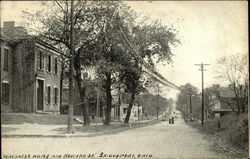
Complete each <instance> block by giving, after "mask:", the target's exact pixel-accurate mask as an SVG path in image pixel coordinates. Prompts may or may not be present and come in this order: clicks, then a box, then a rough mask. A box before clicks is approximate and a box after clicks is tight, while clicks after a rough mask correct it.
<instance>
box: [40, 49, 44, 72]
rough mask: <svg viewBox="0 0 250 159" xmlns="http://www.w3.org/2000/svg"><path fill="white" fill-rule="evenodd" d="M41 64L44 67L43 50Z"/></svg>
mask: <svg viewBox="0 0 250 159" xmlns="http://www.w3.org/2000/svg"><path fill="white" fill-rule="evenodd" d="M40 58H41V66H42V68H41V69H44V60H45V59H44V53H43V52H41V57H40Z"/></svg>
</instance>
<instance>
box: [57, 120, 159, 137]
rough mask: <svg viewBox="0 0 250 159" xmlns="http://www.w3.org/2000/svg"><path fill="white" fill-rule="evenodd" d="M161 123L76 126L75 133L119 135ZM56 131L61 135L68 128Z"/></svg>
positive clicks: (153, 121) (155, 121)
mask: <svg viewBox="0 0 250 159" xmlns="http://www.w3.org/2000/svg"><path fill="white" fill-rule="evenodd" d="M159 122H161V121H160V120H152V121H148V122H134V123H131V124H123V123H112V124H111V125H108V126H106V125H91V126H74V131H75V132H84V133H97V132H98V133H101V132H102V133H104V134H105V133H112V134H114V133H118V132H120V131H125V130H128V129H134V128H139V127H144V126H149V125H153V124H157V123H159ZM54 131H58V132H59V133H63V132H66V128H59V129H54Z"/></svg>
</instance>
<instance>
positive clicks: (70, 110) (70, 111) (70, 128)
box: [67, 0, 74, 134]
mask: <svg viewBox="0 0 250 159" xmlns="http://www.w3.org/2000/svg"><path fill="white" fill-rule="evenodd" d="M73 6H74V0H71V10H70V22H71V24H70V55H71V57H70V64H69V107H68V132H67V133H69V134H73V109H74V108H73V107H74V106H73V64H74V38H73V14H74V13H73V12H74V9H73Z"/></svg>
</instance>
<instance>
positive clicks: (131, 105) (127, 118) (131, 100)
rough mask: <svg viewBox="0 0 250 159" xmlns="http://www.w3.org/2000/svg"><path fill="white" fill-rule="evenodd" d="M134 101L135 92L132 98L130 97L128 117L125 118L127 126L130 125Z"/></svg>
mask: <svg viewBox="0 0 250 159" xmlns="http://www.w3.org/2000/svg"><path fill="white" fill-rule="evenodd" d="M134 100H135V92H132V93H131V97H130V101H129V105H128V111H127V115H126V118H125V121H124V123H126V124H127V123H129V117H130V115H131V109H132V107H133V104H134Z"/></svg>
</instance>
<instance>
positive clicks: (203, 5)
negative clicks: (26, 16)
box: [1, 1, 248, 98]
mask: <svg viewBox="0 0 250 159" xmlns="http://www.w3.org/2000/svg"><path fill="white" fill-rule="evenodd" d="M125 3H127V4H128V5H129V6H131V8H132V9H134V10H135V11H136V13H137V14H138V16H139V17H144V16H146V17H148V21H153V20H156V19H159V20H161V22H162V23H163V24H165V25H173V27H175V28H176V29H177V30H178V31H179V32H178V37H179V39H180V41H181V44H180V45H178V46H177V47H175V48H172V52H173V54H174V57H173V63H172V64H171V65H167V66H164V65H163V64H158V65H157V69H158V71H159V72H160V73H161V74H162V75H163V76H164V77H165V78H167V79H168V80H169V81H171V82H173V83H175V84H176V85H178V86H179V85H183V84H186V83H191V84H192V85H194V86H196V87H198V88H201V71H199V69H200V68H199V67H198V66H195V65H194V64H200V63H202V62H203V63H208V64H210V65H209V66H206V67H205V68H206V71H204V87H208V86H211V85H212V84H223V83H225V82H224V81H221V80H220V79H217V78H215V76H216V74H215V73H214V72H215V71H216V60H218V59H219V58H220V57H222V56H225V55H229V54H236V53H240V54H248V21H247V19H248V18H247V2H246V1H151V2H150V1H126V2H125ZM40 7H41V6H40V3H37V2H36V1H26V2H25V1H21V2H20V1H1V26H2V24H3V21H12V20H14V21H16V25H19V24H20V21H22V20H23V19H22V10H25V9H29V10H37V9H39V8H40ZM163 92H164V93H163V94H164V95H165V96H167V97H173V98H175V95H176V93H177V92H178V91H176V90H172V89H168V88H167V87H164V88H163Z"/></svg>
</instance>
